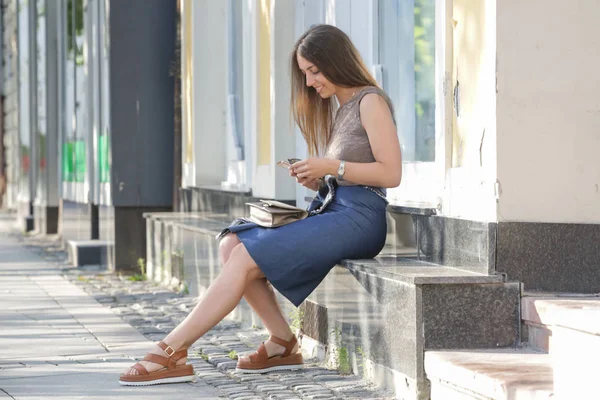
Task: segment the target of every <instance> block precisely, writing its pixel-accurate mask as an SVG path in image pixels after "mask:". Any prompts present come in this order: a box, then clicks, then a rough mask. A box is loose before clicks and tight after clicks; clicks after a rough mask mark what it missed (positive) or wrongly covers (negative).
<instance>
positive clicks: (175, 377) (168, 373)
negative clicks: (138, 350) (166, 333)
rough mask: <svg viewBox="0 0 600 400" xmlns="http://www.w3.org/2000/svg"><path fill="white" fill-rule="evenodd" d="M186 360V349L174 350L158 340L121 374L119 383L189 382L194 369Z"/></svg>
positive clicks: (141, 384)
mask: <svg viewBox="0 0 600 400" xmlns="http://www.w3.org/2000/svg"><path fill="white" fill-rule="evenodd" d="M186 361H187V349H183V350H182V349H180V350H177V351H176V350H175V349H173V348H172V347H171V346H169V345H167V344H166V343H164V342H159V343H158V344H157V345H156V346H155V347H154V348H153V349H152V350H150V352H149V353H148V354H146V356H145V357H144V359H143V360H142V361H140V362H139V363H137V364H135V365H134V366H132V367H131V368H128V369H127V370H126V371H125V372H124V373H123V374H121V377H120V379H119V383H120V384H121V385H128V386H145V385H156V384H159V383H177V382H189V381H191V380H193V379H194V369H193V367H192V366H191V365H187V364H186Z"/></svg>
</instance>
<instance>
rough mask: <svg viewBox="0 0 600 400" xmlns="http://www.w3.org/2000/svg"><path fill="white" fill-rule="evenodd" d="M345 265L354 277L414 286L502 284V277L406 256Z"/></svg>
mask: <svg viewBox="0 0 600 400" xmlns="http://www.w3.org/2000/svg"><path fill="white" fill-rule="evenodd" d="M342 265H343V266H344V267H346V268H347V269H348V270H350V272H353V273H373V274H377V275H380V276H383V277H386V278H390V279H394V280H398V281H401V282H406V283H409V284H414V285H426V284H452V283H455V284H461V283H500V282H503V281H504V277H503V276H502V275H484V274H481V273H477V272H471V271H467V270H463V269H461V268H460V267H449V266H445V265H440V264H434V263H430V262H426V261H421V260H417V259H415V258H409V257H402V256H390V255H386V256H378V257H375V258H374V259H365V260H343V261H342Z"/></svg>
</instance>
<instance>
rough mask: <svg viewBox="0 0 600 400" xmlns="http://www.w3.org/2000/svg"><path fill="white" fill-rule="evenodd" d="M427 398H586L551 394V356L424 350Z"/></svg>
mask: <svg viewBox="0 0 600 400" xmlns="http://www.w3.org/2000/svg"><path fill="white" fill-rule="evenodd" d="M425 372H426V374H427V378H428V379H429V381H430V382H431V400H517V399H518V400H545V399H555V398H561V399H562V398H564V399H586V398H588V397H576V396H570V397H554V396H555V394H554V368H553V363H552V356H550V355H549V354H544V353H540V352H536V351H535V350H532V349H528V348H523V349H502V350H499V349H494V350H456V351H428V352H426V353H425Z"/></svg>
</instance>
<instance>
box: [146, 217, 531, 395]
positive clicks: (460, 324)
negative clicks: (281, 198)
mask: <svg viewBox="0 0 600 400" xmlns="http://www.w3.org/2000/svg"><path fill="white" fill-rule="evenodd" d="M227 221H228V219H227V217H226V216H221V215H210V214H209V213H185V214H178V215H177V213H173V214H153V215H147V224H148V230H147V232H148V241H147V243H148V251H147V253H148V272H149V274H150V276H151V277H152V278H153V279H157V280H161V281H164V280H165V279H166V280H168V281H174V280H175V281H178V282H185V284H186V286H187V288H188V290H189V293H190V294H191V295H193V296H201V295H202V293H203V292H204V291H205V290H206V288H207V287H208V286H209V285H210V283H211V282H212V281H213V280H214V278H215V277H216V276H217V275H218V273H219V272H220V266H219V262H218V246H217V243H216V240H215V236H214V234H215V232H217V231H218V230H220V228H221V227H222V226H223V224H225V223H227ZM520 291H521V286H520V284H519V283H517V282H506V281H505V278H504V276H501V275H497V276H490V275H487V274H482V273H478V272H472V271H468V270H467V269H463V268H460V266H459V267H450V266H446V265H438V264H433V263H430V262H425V261H422V260H419V259H418V255H417V257H407V256H406V255H404V256H401V255H396V254H394V255H385V253H384V254H383V255H381V256H378V257H376V258H374V259H368V260H344V261H343V262H342V263H341V264H340V265H338V266H336V267H335V268H334V269H333V270H332V271H331V272H330V273H329V274H328V275H327V277H326V278H325V279H324V281H323V282H322V283H321V284H320V285H319V286H318V288H317V289H316V290H315V291H314V292H313V293H312V294H311V295H310V296H309V298H308V299H307V300H306V301H305V302H304V304H303V305H302V306H301V307H300V309H296V308H295V307H293V305H292V304H291V303H289V302H288V301H287V300H285V299H282V298H281V297H279V298H280V300H281V306H282V310H283V313H284V315H286V316H288V318H289V320H290V323H291V324H292V325H293V326H294V327H296V328H297V329H298V330H299V332H300V333H301V334H302V347H303V350H304V351H307V352H308V353H309V354H310V355H312V356H313V357H314V358H317V359H320V360H323V361H326V362H328V363H330V364H331V365H332V366H334V367H336V368H339V369H340V370H342V371H344V372H353V373H357V374H360V375H363V376H365V377H366V378H368V379H369V380H370V381H372V382H374V383H376V384H377V385H379V386H382V387H385V388H393V389H394V390H395V393H396V395H397V397H399V398H415V399H426V398H428V395H429V387H428V382H427V380H426V378H425V374H424V369H423V355H424V352H425V351H426V350H439V349H455V348H470V349H481V348H504V347H508V348H510V347H515V346H517V345H518V343H520V318H519V314H520V313H519V309H520ZM231 317H233V318H235V319H236V320H238V321H242V322H243V323H245V324H252V325H256V326H259V327H260V326H261V322H260V319H259V318H258V317H257V316H256V315H255V314H254V312H253V311H252V310H251V309H250V307H249V306H248V305H247V304H245V303H244V302H243V301H242V303H241V304H240V305H239V306H238V307H237V309H236V310H235V311H234V312H232V314H231Z"/></svg>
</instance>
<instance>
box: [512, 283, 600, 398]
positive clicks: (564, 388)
mask: <svg viewBox="0 0 600 400" xmlns="http://www.w3.org/2000/svg"><path fill="white" fill-rule="evenodd" d="M521 307H522V318H523V323H524V326H525V328H526V329H525V330H526V331H527V332H528V334H527V336H528V341H529V345H530V346H531V347H533V348H536V349H539V350H542V351H544V352H547V353H549V354H550V355H551V356H552V359H553V362H554V372H555V377H554V387H555V392H556V396H557V398H561V399H562V398H565V399H587V398H597V397H589V396H590V394H591V393H598V390H599V389H598V385H597V383H596V382H597V380H598V378H597V375H598V374H597V371H598V360H599V359H600V298H599V297H598V296H589V295H579V296H578V295H574V294H570V295H564V294H563V295H557V294H550V295H545V296H540V295H539V294H538V295H537V296H524V297H523V299H522V306H521Z"/></svg>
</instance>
